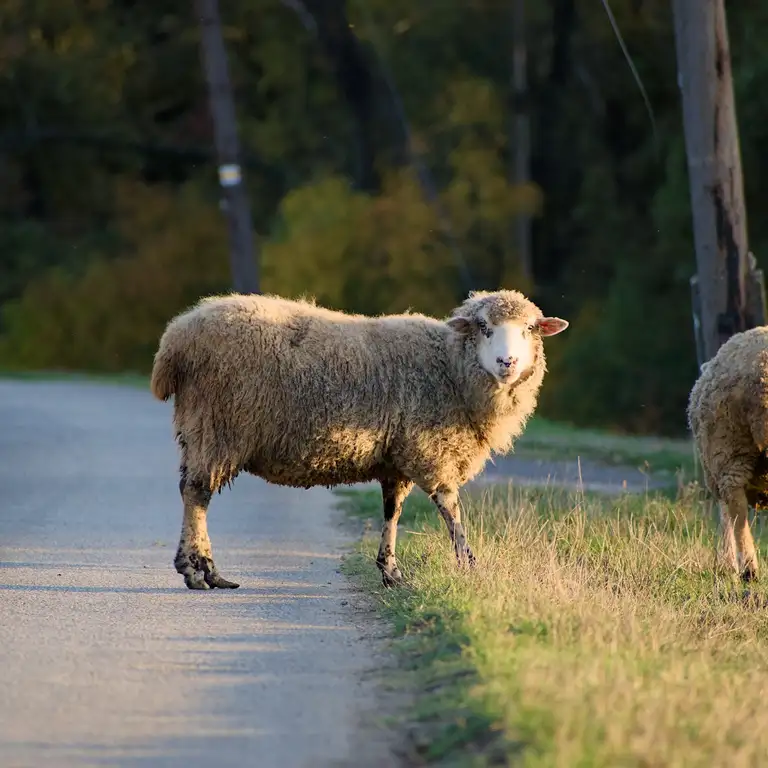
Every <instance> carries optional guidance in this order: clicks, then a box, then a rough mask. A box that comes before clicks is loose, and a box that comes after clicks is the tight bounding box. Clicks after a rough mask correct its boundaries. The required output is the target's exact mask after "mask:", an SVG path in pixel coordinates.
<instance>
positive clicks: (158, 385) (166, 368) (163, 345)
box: [149, 327, 181, 400]
mask: <svg viewBox="0 0 768 768" xmlns="http://www.w3.org/2000/svg"><path fill="white" fill-rule="evenodd" d="M175 336H176V334H175V333H173V328H172V327H171V328H168V329H166V331H165V333H164V334H163V336H162V338H161V339H160V345H159V346H158V348H157V352H156V353H155V361H154V363H153V365H152V378H151V379H150V383H149V388H150V389H151V391H152V394H153V395H154V396H155V397H156V398H157V399H158V400H167V399H168V398H169V397H170V396H171V395H175V394H177V393H178V391H179V386H180V384H181V366H180V362H181V356H180V352H181V350H180V349H179V347H178V344H177V343H175V342H177V339H176V338H175Z"/></svg>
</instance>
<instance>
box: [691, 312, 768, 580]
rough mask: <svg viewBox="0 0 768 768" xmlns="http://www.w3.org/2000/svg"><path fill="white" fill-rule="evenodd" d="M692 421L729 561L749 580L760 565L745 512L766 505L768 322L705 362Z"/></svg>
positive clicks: (694, 393) (732, 340) (693, 393)
mask: <svg viewBox="0 0 768 768" xmlns="http://www.w3.org/2000/svg"><path fill="white" fill-rule="evenodd" d="M688 423H689V425H690V428H691V432H692V433H693V439H694V442H695V444H696V448H697V450H698V453H699V456H700V458H701V463H702V466H703V469H704V481H705V484H706V486H707V488H708V489H709V491H710V492H711V493H712V495H713V496H714V497H715V499H716V500H717V501H718V502H719V504H720V519H721V523H722V529H723V537H722V544H723V554H724V557H725V560H726V562H727V564H728V565H729V566H730V567H731V568H733V569H734V570H736V571H737V572H739V573H740V574H741V577H742V579H744V580H745V581H750V580H752V579H754V578H756V577H757V573H758V567H757V553H756V552H755V543H754V540H753V539H752V534H751V532H750V530H749V520H748V518H747V514H748V511H749V507H750V506H753V507H755V508H764V507H766V506H768V455H767V454H766V451H768V326H762V327H759V328H753V329H752V330H749V331H745V332H744V333H738V334H736V335H735V336H732V337H731V338H730V339H728V341H727V342H725V344H723V346H722V347H720V349H719V350H718V352H717V354H716V355H715V356H714V357H713V358H712V359H711V360H710V361H709V362H708V363H707V364H705V365H704V366H702V371H701V374H700V376H699V379H698V380H697V381H696V383H695V384H694V386H693V389H692V390H691V395H690V400H689V403H688Z"/></svg>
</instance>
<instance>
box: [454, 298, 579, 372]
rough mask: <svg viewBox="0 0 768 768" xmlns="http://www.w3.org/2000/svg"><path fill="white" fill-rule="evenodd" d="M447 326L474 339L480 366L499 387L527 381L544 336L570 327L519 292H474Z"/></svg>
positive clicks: (540, 351)
mask: <svg viewBox="0 0 768 768" xmlns="http://www.w3.org/2000/svg"><path fill="white" fill-rule="evenodd" d="M447 324H448V326H449V327H450V328H452V329H453V330H454V331H456V332H457V333H460V334H462V335H464V336H467V337H471V338H473V339H474V340H475V348H476V349H477V359H478V362H479V364H480V366H481V367H482V368H483V369H484V370H485V371H486V372H487V373H489V374H490V375H491V376H493V377H494V379H495V380H496V381H497V382H498V383H499V384H500V385H505V386H510V385H514V384H518V383H520V382H521V381H523V380H525V379H526V378H528V377H529V376H530V375H531V373H532V372H533V369H534V366H535V365H536V363H537V358H538V357H539V355H540V354H541V353H542V350H543V345H542V337H544V336H554V335H555V334H556V333H560V332H561V331H564V330H565V329H566V328H567V327H568V322H567V321H566V320H561V319H560V318H559V317H544V315H543V314H542V312H541V310H540V309H539V308H538V307H537V306H536V305H535V304H534V303H533V302H531V301H529V300H528V299H526V298H525V296H523V294H522V293H519V292H518V291H496V292H494V293H488V292H481V291H473V292H472V293H470V294H469V298H468V299H467V300H466V301H465V302H464V303H463V304H462V305H461V306H459V307H457V308H456V309H455V310H454V311H453V312H452V314H451V317H450V319H449V320H448V321H447Z"/></svg>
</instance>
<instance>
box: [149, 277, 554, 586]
mask: <svg viewBox="0 0 768 768" xmlns="http://www.w3.org/2000/svg"><path fill="white" fill-rule="evenodd" d="M567 326H568V323H567V322H566V321H565V320H560V319H558V318H554V317H543V316H542V313H541V311H540V310H539V309H538V307H536V306H535V305H534V304H532V303H531V302H530V301H528V300H527V299H526V298H525V297H524V296H523V295H522V294H520V293H518V292H516V291H498V292H496V293H472V294H470V296H469V298H468V299H467V300H466V301H465V302H464V303H463V304H462V305H461V306H460V307H458V308H457V309H455V310H454V311H453V314H452V316H451V317H450V318H449V319H448V320H446V321H441V320H436V319H434V318H430V317H425V316H423V315H418V314H404V315H389V316H382V317H375V318H374V317H365V316H362V315H349V314H345V313H342V312H334V311H331V310H328V309H323V308H321V307H317V306H315V305H313V304H310V303H307V302H304V301H289V300H286V299H282V298H278V297H268V296H241V295H230V296H220V297H211V298H207V299H203V300H202V301H201V302H199V303H198V304H197V305H196V306H195V307H193V308H192V309H190V310H189V311H187V312H184V313H183V314H181V315H179V316H177V317H176V318H174V319H173V320H172V321H171V322H170V323H169V325H168V327H167V328H166V330H165V332H164V334H163V336H162V338H161V340H160V345H159V349H158V351H157V354H156V355H155V363H154V368H153V371H152V383H151V387H152V392H153V393H154V395H155V396H156V397H157V398H159V399H161V400H167V399H168V398H169V397H170V396H171V395H175V404H174V424H175V428H176V432H177V438H178V441H179V445H180V448H181V482H180V486H179V487H180V490H181V495H182V498H183V501H184V520H183V525H182V531H181V540H180V542H179V548H178V551H177V554H176V559H175V566H176V570H177V571H178V572H179V573H181V574H183V576H184V580H185V582H186V585H187V586H188V587H189V588H190V589H208V588H210V587H230V588H234V587H237V586H238V585H237V584H233V583H232V582H229V581H226V580H225V579H223V578H222V577H221V576H220V575H219V573H218V571H217V569H216V566H215V565H214V562H213V556H212V551H211V542H210V539H209V538H208V532H207V525H206V512H207V508H208V504H209V502H210V499H211V496H212V493H213V492H214V491H217V490H221V487H222V485H223V484H225V483H228V482H230V481H232V480H233V479H234V478H235V477H236V475H237V474H238V473H239V472H241V471H245V472H249V473H251V474H254V475H257V476H260V477H262V478H264V479H265V480H267V481H269V482H272V483H276V484H280V485H289V486H296V487H304V488H309V487H311V486H315V485H325V486H334V485H338V484H351V483H358V482H366V481H371V480H377V481H378V482H379V483H380V484H381V489H382V495H383V501H384V526H383V530H382V534H381V545H380V548H379V554H378V558H377V564H378V567H379V568H380V570H381V572H382V578H383V580H384V583H385V584H387V585H391V584H394V583H395V582H398V581H399V580H400V579H401V574H400V570H399V569H398V567H397V562H396V559H395V538H396V534H397V521H398V518H399V517H400V512H401V509H402V504H403V501H404V500H405V498H406V496H407V495H408V493H409V492H410V491H411V489H412V488H413V486H414V484H416V485H418V486H419V487H420V488H422V489H423V490H424V491H425V492H426V493H427V494H429V496H430V497H431V498H432V500H433V501H434V503H435V504H436V506H437V508H438V509H439V511H440V513H441V515H442V516H443V518H444V520H445V522H446V524H447V526H448V530H449V532H450V535H451V539H452V541H453V543H454V546H455V551H456V555H457V557H458V558H459V561H460V562H463V561H464V560H465V559H466V560H468V561H469V562H472V561H473V560H474V556H473V554H472V551H471V550H470V548H469V547H468V546H467V543H466V539H465V535H464V530H463V527H462V525H461V518H460V511H459V503H458V492H459V488H460V487H461V486H462V485H463V484H464V483H466V482H467V481H468V480H469V479H471V478H472V477H474V476H475V475H477V474H478V473H479V472H480V471H481V469H482V468H483V466H484V464H485V462H486V460H487V459H488V458H489V456H490V454H491V452H492V451H506V450H508V449H509V448H510V446H511V444H512V441H513V440H514V439H515V438H516V437H517V436H518V435H519V434H520V433H521V432H522V430H523V428H524V426H525V423H526V421H527V419H528V417H529V416H530V415H531V413H532V412H533V410H534V408H535V406H536V399H537V396H538V392H539V388H540V387H541V383H542V380H543V378H544V372H545V370H546V363H545V357H544V348H543V344H542V337H543V336H551V335H553V334H556V333H560V332H561V331H563V330H565V328H566V327H567Z"/></svg>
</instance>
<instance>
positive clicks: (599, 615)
mask: <svg viewBox="0 0 768 768" xmlns="http://www.w3.org/2000/svg"><path fill="white" fill-rule="evenodd" d="M340 503H341V505H342V507H343V508H345V509H346V510H347V512H348V513H349V514H352V515H355V516H358V517H360V518H363V519H368V518H369V517H372V518H374V521H375V522H374V523H373V524H372V526H373V528H374V532H373V534H372V535H369V536H366V537H365V538H364V539H363V541H362V542H361V544H360V548H359V551H357V552H356V553H355V554H354V555H351V556H349V557H347V558H346V560H345V566H344V567H345V570H346V572H347V573H348V574H349V575H350V577H351V578H352V579H354V580H355V581H356V582H357V583H358V584H360V585H361V586H362V587H363V588H364V589H366V590H367V591H369V592H370V593H371V594H372V595H373V596H374V598H375V601H376V604H377V605H378V606H379V608H380V610H381V612H382V613H383V615H384V616H385V617H386V618H387V619H388V620H389V621H390V622H391V624H392V626H393V628H394V634H395V639H394V641H393V645H394V649H395V651H396V656H397V658H398V659H399V660H400V662H401V670H400V671H399V672H398V673H397V674H396V675H395V677H394V678H393V680H392V683H393V684H394V685H407V686H408V687H409V689H410V690H412V691H414V692H415V703H414V705H413V708H412V709H411V710H410V711H407V712H405V713H404V720H403V722H401V727H402V728H403V733H404V735H405V737H404V740H403V741H404V744H405V745H406V746H405V747H404V748H405V749H406V751H407V752H408V753H409V757H410V758H411V759H412V760H413V761H414V762H416V763H422V764H439V765H457V766H459V765H472V766H483V765H504V764H513V765H525V766H660V765H664V766H726V765H727V766H748V765H750V766H751V765H758V764H762V762H764V758H765V755H766V754H768V707H766V705H765V701H764V698H765V695H764V692H765V691H766V690H768V607H766V604H768V603H767V602H766V601H767V599H768V589H767V588H766V586H767V585H766V584H764V583H762V582H759V583H758V584H757V585H756V586H755V587H754V588H753V589H752V590H751V594H749V595H747V593H745V592H744V590H743V589H742V588H741V587H740V586H739V585H738V584H736V583H735V582H734V580H733V579H732V578H731V577H730V575H729V574H726V573H723V572H722V571H721V570H720V569H719V568H718V567H717V564H716V560H715V556H714V552H715V543H716V536H717V527H716V523H715V521H714V519H713V517H712V514H711V512H710V510H709V508H708V506H707V505H706V504H705V502H704V501H703V500H702V499H701V498H700V494H699V493H698V491H695V489H688V490H687V491H686V492H685V494H683V495H681V497H680V498H678V499H669V498H665V497H663V496H634V495H627V496H624V497H621V498H613V499H610V498H607V497H599V496H594V495H593V496H584V495H577V494H574V493H571V492H567V491H554V490H549V489H548V490H546V491H540V490H531V489H519V490H517V489H504V490H499V489H491V490H488V491H487V492H485V493H484V494H483V495H482V496H477V497H475V498H473V499H470V500H469V501H468V502H467V504H466V506H465V517H466V519H467V521H468V528H469V534H470V542H471V544H472V545H473V548H474V550H475V553H476V555H477V556H478V559H479V565H478V567H477V569H476V570H475V571H473V572H471V573H467V572H460V571H459V570H458V569H457V568H456V566H455V564H454V558H453V555H452V552H451V551H450V546H449V542H448V536H447V533H446V532H445V530H443V527H442V524H440V525H438V521H437V519H436V517H437V516H436V515H435V513H434V512H433V511H432V509H431V506H430V504H429V502H428V500H427V499H426V497H425V496H424V495H423V494H419V495H416V494H414V496H413V497H412V498H411V499H409V502H408V503H407V505H406V510H405V512H404V515H403V518H402V524H401V526H400V530H401V533H400V540H399V543H398V559H399V564H400V568H401V569H402V570H403V573H404V575H405V579H406V584H405V585H404V586H403V587H400V588H397V589H392V590H386V589H384V588H383V587H381V585H380V582H379V575H378V571H377V569H376V567H375V564H374V558H375V551H376V546H377V533H376V532H375V531H376V530H377V529H378V527H379V518H380V501H379V494H378V492H376V491H372V492H368V491H364V492H359V491H347V492H344V493H343V494H341V495H340ZM408 531H413V533H408ZM755 533H756V536H757V539H758V544H759V546H760V554H761V557H762V558H763V559H764V558H765V557H766V556H767V555H768V552H767V551H766V537H764V536H761V534H762V533H763V532H762V529H761V528H760V526H757V527H756V528H755Z"/></svg>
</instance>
